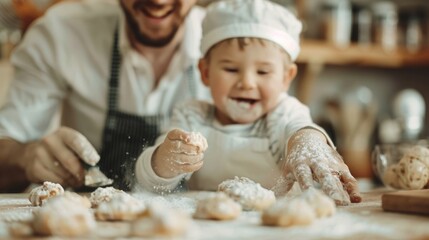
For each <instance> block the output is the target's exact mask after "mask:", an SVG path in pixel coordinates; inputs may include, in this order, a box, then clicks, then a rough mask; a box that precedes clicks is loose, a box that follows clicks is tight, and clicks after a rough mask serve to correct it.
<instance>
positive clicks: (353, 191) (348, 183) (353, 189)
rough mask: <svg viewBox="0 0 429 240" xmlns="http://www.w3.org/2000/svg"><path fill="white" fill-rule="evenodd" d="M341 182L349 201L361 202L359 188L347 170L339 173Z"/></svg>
mask: <svg viewBox="0 0 429 240" xmlns="http://www.w3.org/2000/svg"><path fill="white" fill-rule="evenodd" d="M340 175H341V176H340V177H341V181H342V182H343V185H344V189H346V191H347V192H348V193H349V196H350V201H351V202H352V203H358V202H361V201H362V197H361V195H360V192H359V187H358V184H357V181H356V179H355V178H354V177H353V176H352V174H351V173H350V171H349V170H347V171H341V172H340Z"/></svg>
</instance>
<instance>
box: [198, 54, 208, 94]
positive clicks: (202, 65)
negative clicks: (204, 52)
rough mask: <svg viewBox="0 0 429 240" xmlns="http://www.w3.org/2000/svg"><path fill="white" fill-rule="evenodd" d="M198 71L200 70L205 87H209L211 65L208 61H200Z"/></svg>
mask: <svg viewBox="0 0 429 240" xmlns="http://www.w3.org/2000/svg"><path fill="white" fill-rule="evenodd" d="M198 69H199V70H200V75H201V80H202V81H203V83H204V85H205V86H207V87H209V86H210V81H209V65H208V62H207V60H206V59H204V58H201V59H200V61H199V62H198Z"/></svg>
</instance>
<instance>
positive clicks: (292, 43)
mask: <svg viewBox="0 0 429 240" xmlns="http://www.w3.org/2000/svg"><path fill="white" fill-rule="evenodd" d="M301 29H302V25H301V22H300V21H299V20H298V19H297V18H296V17H295V16H294V15H293V14H292V13H291V12H290V11H289V10H288V9H286V8H285V7H283V6H280V5H278V4H276V3H273V2H270V1H268V0H222V1H218V2H214V3H212V4H210V5H209V6H208V7H207V15H206V17H205V19H204V21H203V37H202V42H201V53H202V54H203V56H204V55H205V54H206V53H207V51H208V50H209V49H210V48H211V47H213V46H214V45H215V44H216V43H219V42H221V41H223V40H226V39H229V38H239V37H255V38H261V39H266V40H270V41H272V42H274V43H277V44H278V45H279V46H281V47H282V48H283V49H284V50H285V51H286V52H287V53H288V54H289V55H290V57H291V59H292V61H295V60H296V58H297V57H298V54H299V51H300V47H299V34H300V32H301Z"/></svg>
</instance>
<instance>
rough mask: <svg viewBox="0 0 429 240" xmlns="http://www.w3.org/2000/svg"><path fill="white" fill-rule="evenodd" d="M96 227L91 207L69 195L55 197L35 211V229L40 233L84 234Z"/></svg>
mask: <svg viewBox="0 0 429 240" xmlns="http://www.w3.org/2000/svg"><path fill="white" fill-rule="evenodd" d="M95 227H96V222H95V219H94V215H93V213H92V212H91V209H90V208H87V207H85V206H84V205H82V204H76V202H75V200H73V199H71V198H70V197H67V196H57V197H54V198H52V199H50V200H49V201H48V202H46V204H44V205H43V206H42V207H41V208H40V209H38V210H37V211H35V212H34V219H33V229H34V232H35V233H37V234H40V235H48V236H63V237H77V236H84V235H86V234H88V233H90V232H91V231H92V230H93V229H94V228H95Z"/></svg>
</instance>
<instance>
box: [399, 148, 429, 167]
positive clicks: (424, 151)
mask: <svg viewBox="0 0 429 240" xmlns="http://www.w3.org/2000/svg"><path fill="white" fill-rule="evenodd" d="M405 156H408V157H410V158H415V159H418V160H420V161H422V162H423V163H424V164H425V165H426V167H428V168H429V149H428V148H427V147H425V146H421V145H415V146H413V147H412V148H410V149H409V150H408V151H407V152H406V153H405Z"/></svg>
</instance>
